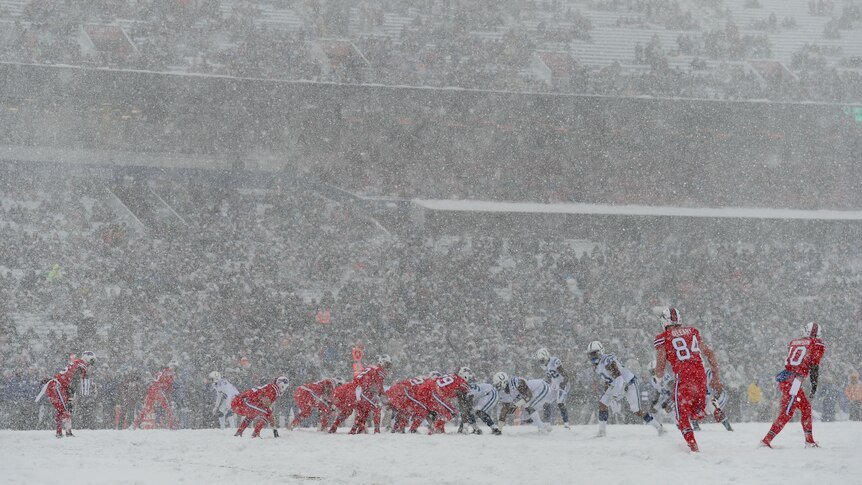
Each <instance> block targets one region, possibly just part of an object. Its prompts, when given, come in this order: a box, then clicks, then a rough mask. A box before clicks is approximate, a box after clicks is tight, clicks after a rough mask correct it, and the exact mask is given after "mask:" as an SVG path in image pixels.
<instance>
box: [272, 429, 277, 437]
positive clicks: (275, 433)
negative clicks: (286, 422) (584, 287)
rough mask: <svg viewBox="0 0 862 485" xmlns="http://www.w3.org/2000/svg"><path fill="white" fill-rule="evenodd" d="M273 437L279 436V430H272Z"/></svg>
mask: <svg viewBox="0 0 862 485" xmlns="http://www.w3.org/2000/svg"><path fill="white" fill-rule="evenodd" d="M272 437H273V438H278V430H277V429H274V430H272Z"/></svg>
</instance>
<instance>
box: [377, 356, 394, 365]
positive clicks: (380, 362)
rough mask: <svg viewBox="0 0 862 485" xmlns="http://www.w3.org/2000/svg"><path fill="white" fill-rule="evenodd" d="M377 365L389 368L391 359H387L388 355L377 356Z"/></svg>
mask: <svg viewBox="0 0 862 485" xmlns="http://www.w3.org/2000/svg"><path fill="white" fill-rule="evenodd" d="M377 365H381V366H383V367H389V366H391V365H392V357H389V355H388V354H380V355H378V356H377Z"/></svg>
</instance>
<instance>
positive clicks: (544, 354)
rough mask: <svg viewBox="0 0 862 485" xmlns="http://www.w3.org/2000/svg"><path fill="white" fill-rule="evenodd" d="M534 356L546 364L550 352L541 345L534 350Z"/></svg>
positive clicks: (549, 358)
mask: <svg viewBox="0 0 862 485" xmlns="http://www.w3.org/2000/svg"><path fill="white" fill-rule="evenodd" d="M536 358H537V359H539V363H541V364H547V363H548V361H550V360H551V352H550V351H549V350H548V349H546V348H544V347H542V348H541V349H539V350H537V351H536Z"/></svg>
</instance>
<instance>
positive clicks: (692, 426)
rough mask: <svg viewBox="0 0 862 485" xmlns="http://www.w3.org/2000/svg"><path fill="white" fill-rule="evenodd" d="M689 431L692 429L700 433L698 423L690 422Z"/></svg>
mask: <svg viewBox="0 0 862 485" xmlns="http://www.w3.org/2000/svg"><path fill="white" fill-rule="evenodd" d="M691 429H693V430H695V431H700V423H698V422H697V421H692V422H691Z"/></svg>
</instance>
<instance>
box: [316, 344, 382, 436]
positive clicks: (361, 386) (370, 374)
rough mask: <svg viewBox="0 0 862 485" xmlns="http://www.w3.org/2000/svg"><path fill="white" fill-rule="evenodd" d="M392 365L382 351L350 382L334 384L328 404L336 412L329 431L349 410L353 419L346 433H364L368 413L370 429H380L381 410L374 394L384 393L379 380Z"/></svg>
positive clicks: (335, 429)
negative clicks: (372, 427) (370, 420)
mask: <svg viewBox="0 0 862 485" xmlns="http://www.w3.org/2000/svg"><path fill="white" fill-rule="evenodd" d="M391 367H392V358H391V357H389V356H388V355H386V354H382V355H378V356H377V365H372V366H369V367H366V368H365V370H363V371H362V372H360V373H359V374H356V376H354V377H353V382H348V383H347V384H344V385H343V386H338V387H337V388H335V391H334V392H333V395H332V403H333V404H334V405H335V408H336V410H337V415H336V416H335V420H334V421H333V422H332V426H330V427H329V432H330V433H335V432H336V431H337V430H338V427H339V426H341V423H342V422H344V420H346V419H347V418H348V417H350V415H351V414H352V413H353V411H356V416H355V417H354V419H353V427H352V428H350V433H349V434H358V433H364V432H365V426H366V423H367V421H368V416H369V415H370V414H371V413H372V412H373V413H374V432H375V433H379V432H380V413H381V411H382V409H381V407H380V402H379V401H378V397H379V396H381V395H384V393H383V381H384V380H385V379H386V371H387V370H388V369H389V368H391Z"/></svg>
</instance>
